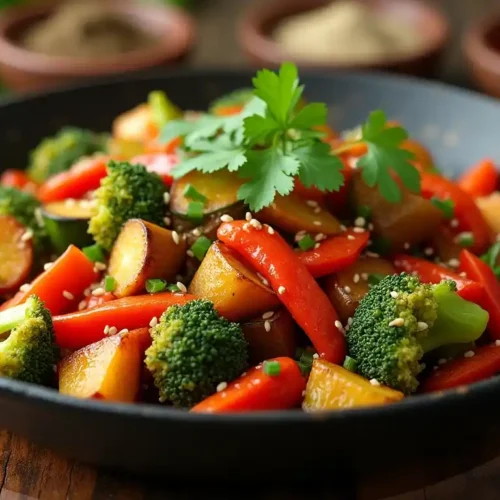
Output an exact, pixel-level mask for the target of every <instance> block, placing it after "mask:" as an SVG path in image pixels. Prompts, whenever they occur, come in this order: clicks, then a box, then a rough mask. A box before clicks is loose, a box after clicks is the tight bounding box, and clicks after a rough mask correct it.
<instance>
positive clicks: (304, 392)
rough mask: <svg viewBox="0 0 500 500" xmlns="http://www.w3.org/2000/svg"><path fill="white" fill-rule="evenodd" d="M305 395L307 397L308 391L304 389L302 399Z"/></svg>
mask: <svg viewBox="0 0 500 500" xmlns="http://www.w3.org/2000/svg"><path fill="white" fill-rule="evenodd" d="M305 395H306V390H305V389H304V390H303V391H302V397H304V396H305Z"/></svg>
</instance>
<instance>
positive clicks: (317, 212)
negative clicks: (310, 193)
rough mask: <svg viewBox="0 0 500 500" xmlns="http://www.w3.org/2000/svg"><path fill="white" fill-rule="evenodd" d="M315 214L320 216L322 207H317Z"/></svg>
mask: <svg viewBox="0 0 500 500" xmlns="http://www.w3.org/2000/svg"><path fill="white" fill-rule="evenodd" d="M313 212H314V213H315V214H319V213H320V212H321V207H316V208H315V209H314V210H313Z"/></svg>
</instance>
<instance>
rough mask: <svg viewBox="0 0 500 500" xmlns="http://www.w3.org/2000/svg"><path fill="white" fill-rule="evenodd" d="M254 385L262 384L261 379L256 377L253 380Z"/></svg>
mask: <svg viewBox="0 0 500 500" xmlns="http://www.w3.org/2000/svg"><path fill="white" fill-rule="evenodd" d="M252 384H253V385H259V384H260V379H258V378H256V379H255V380H254V381H253V382H252Z"/></svg>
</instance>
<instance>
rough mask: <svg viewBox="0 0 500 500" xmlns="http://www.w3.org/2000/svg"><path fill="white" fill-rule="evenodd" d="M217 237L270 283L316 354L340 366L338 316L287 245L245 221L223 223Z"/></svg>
mask: <svg viewBox="0 0 500 500" xmlns="http://www.w3.org/2000/svg"><path fill="white" fill-rule="evenodd" d="M217 235H218V237H219V239H220V240H221V241H222V242H223V243H225V244H226V245H227V246H228V247H230V248H232V249H233V250H235V251H236V252H237V253H239V254H240V255H242V256H243V257H244V258H245V259H246V260H247V261H248V262H250V263H251V264H252V265H253V267H254V268H255V269H256V270H257V271H258V272H259V273H260V274H262V275H263V276H264V277H265V278H266V279H267V280H268V281H269V282H270V284H271V286H272V288H273V289H274V290H275V292H276V294H277V296H278V298H279V299H280V300H281V302H282V303H283V304H284V305H285V307H286V308H287V309H288V310H289V311H290V313H291V315H292V316H293V318H294V319H295V321H296V322H297V323H298V324H299V326H300V327H301V328H302V329H303V330H304V332H305V333H306V334H307V335H308V337H309V338H310V339H311V342H312V343H313V345H314V347H315V348H316V350H317V351H318V354H319V355H320V356H321V357H322V358H324V359H326V360H327V361H330V362H332V363H342V362H343V360H344V357H345V352H346V347H345V340H344V336H343V334H342V331H341V328H342V325H341V324H340V321H339V319H338V316H337V313H336V312H335V309H334V308H333V306H332V304H331V303H330V301H329V299H328V297H327V296H326V295H325V293H324V292H323V290H322V289H321V288H320V286H319V285H318V283H316V281H315V280H314V278H313V277H312V275H311V273H310V272H309V271H308V270H307V267H306V266H305V265H304V264H303V263H302V262H301V261H300V259H299V258H298V257H297V254H296V253H295V252H294V251H293V250H292V248H291V247H290V246H289V245H288V244H287V242H286V241H285V240H284V239H283V238H282V237H281V236H280V235H279V234H278V233H277V232H274V231H273V232H272V234H271V233H270V232H269V231H268V230H267V227H266V226H263V228H262V229H256V228H254V227H253V226H251V225H250V224H248V223H247V222H245V221H234V222H228V223H224V224H222V225H221V226H219V229H218V231H217ZM339 325H340V328H339Z"/></svg>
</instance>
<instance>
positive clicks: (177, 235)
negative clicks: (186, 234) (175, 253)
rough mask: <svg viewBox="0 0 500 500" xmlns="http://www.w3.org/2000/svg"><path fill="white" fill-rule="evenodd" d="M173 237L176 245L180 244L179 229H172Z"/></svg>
mask: <svg viewBox="0 0 500 500" xmlns="http://www.w3.org/2000/svg"><path fill="white" fill-rule="evenodd" d="M172 239H173V240H174V243H175V244H176V245H178V244H179V242H180V238H179V233H178V232H177V231H172Z"/></svg>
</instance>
